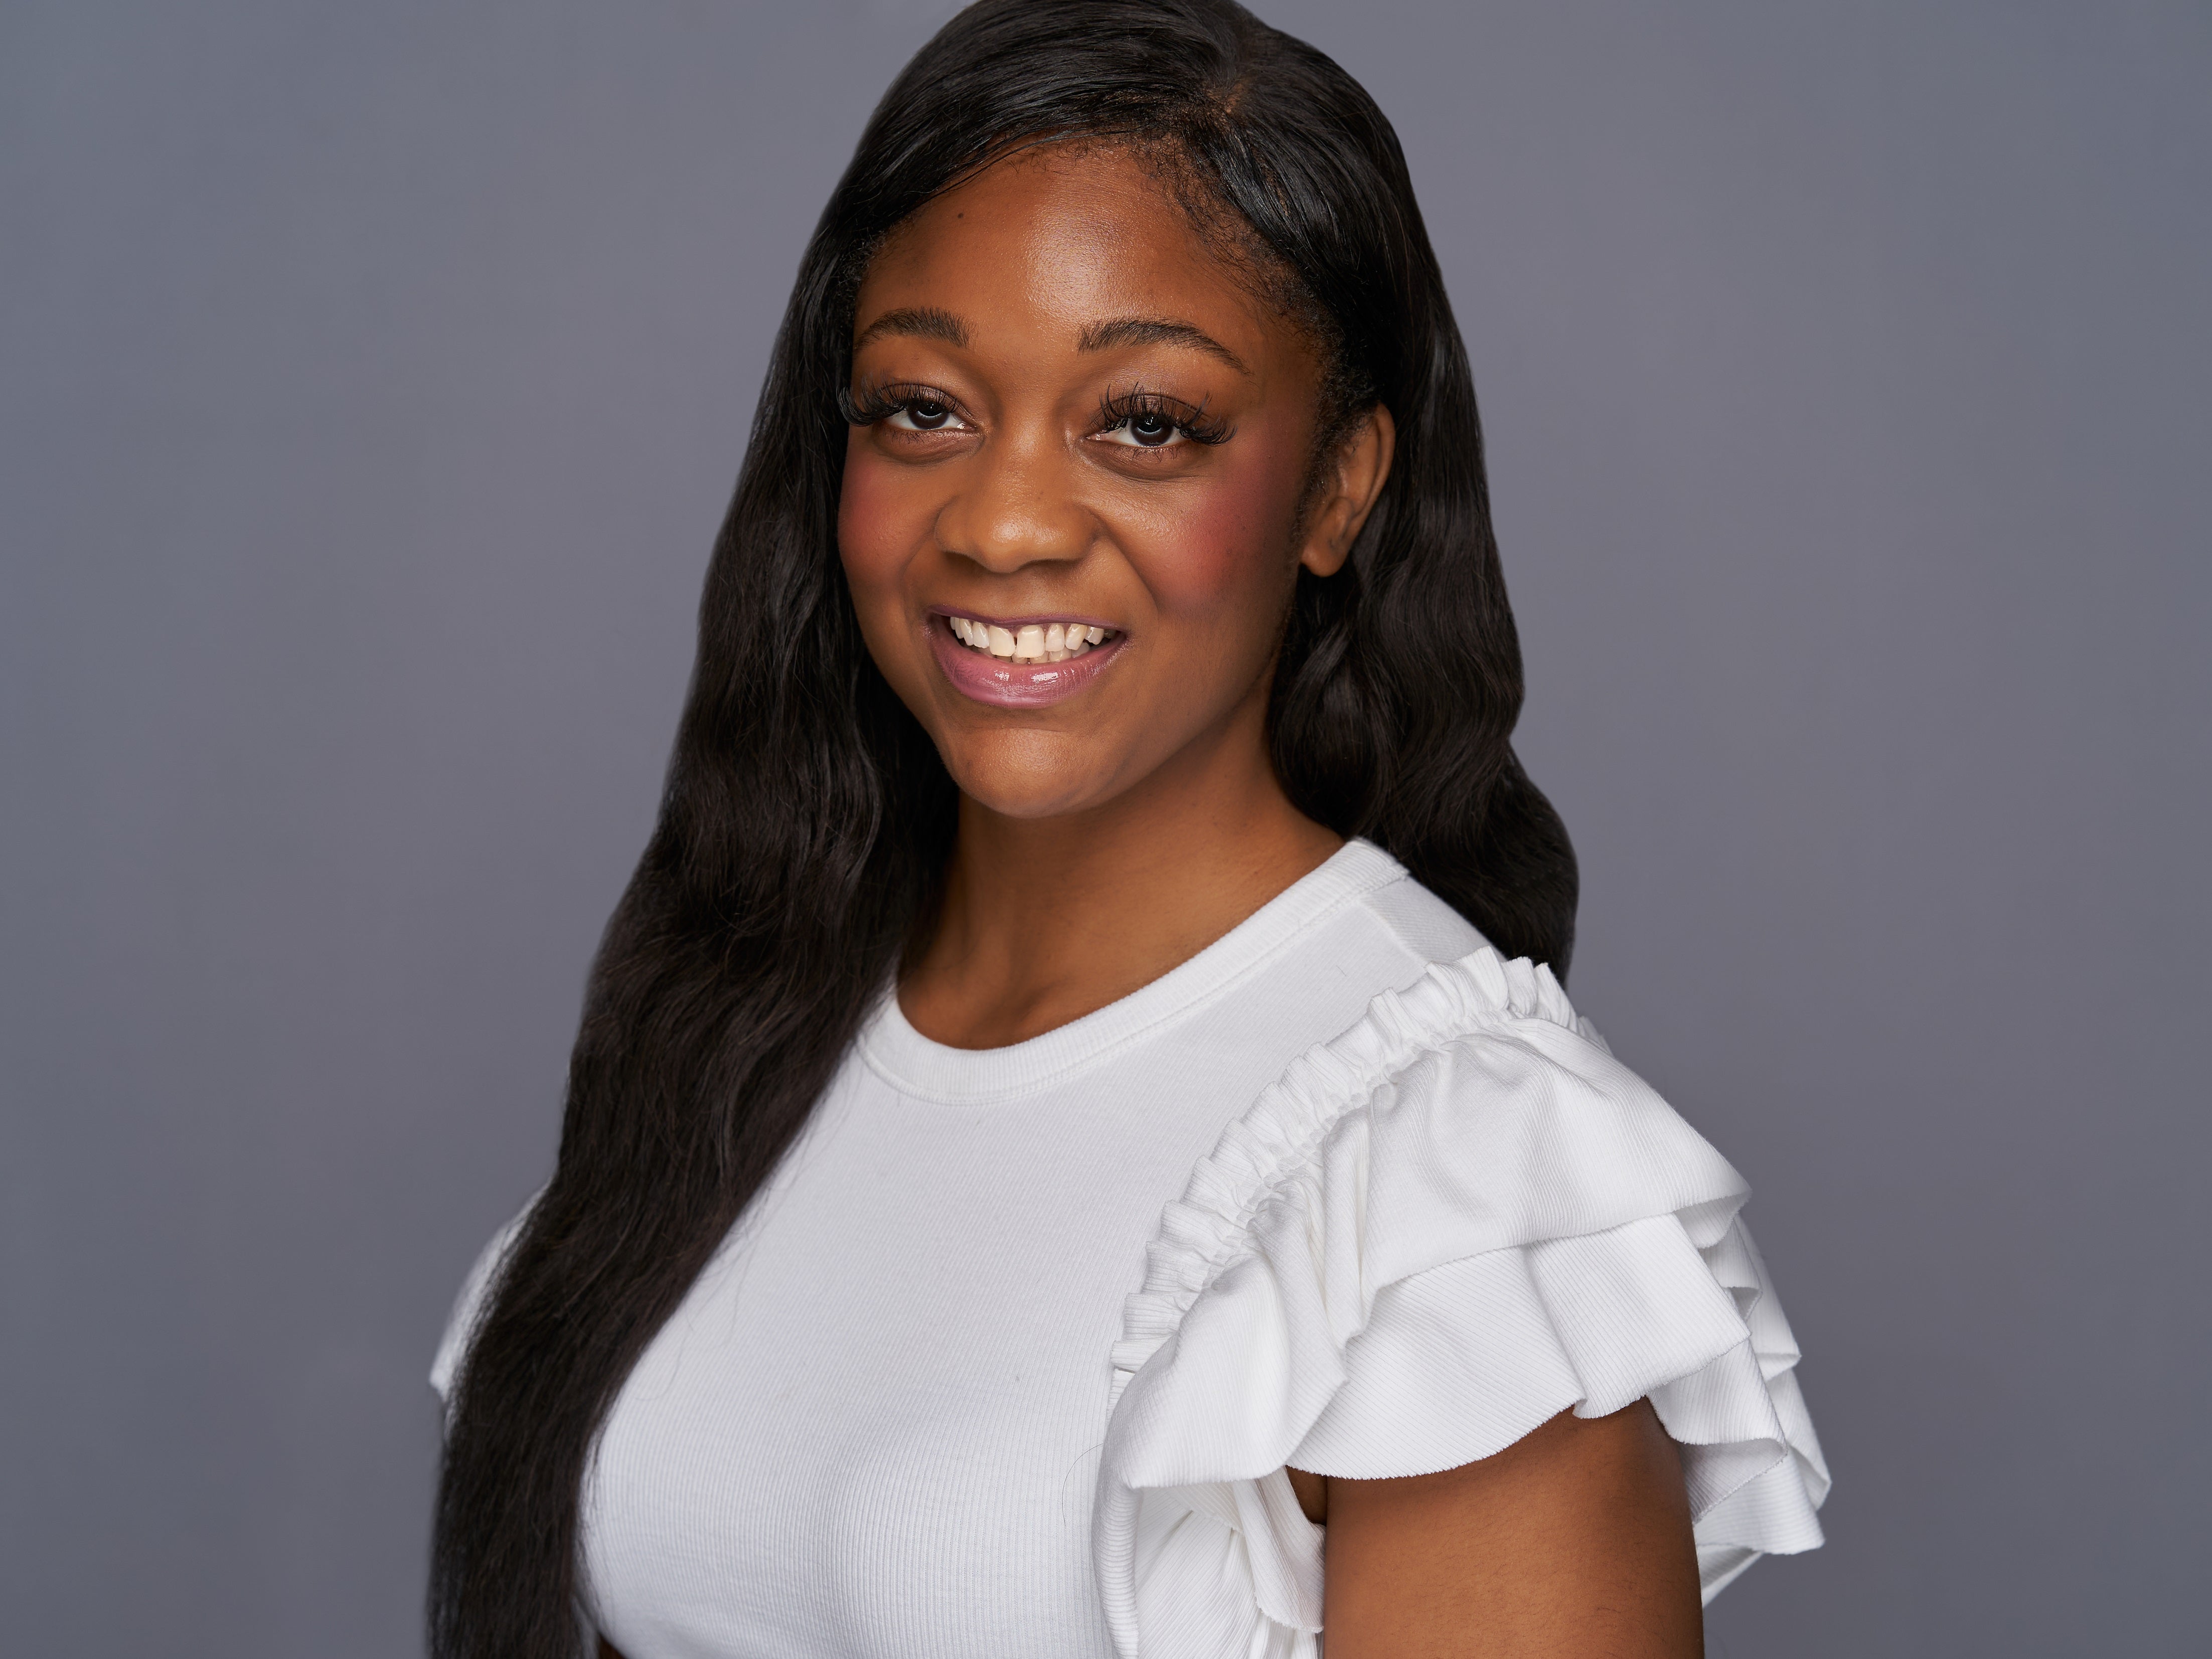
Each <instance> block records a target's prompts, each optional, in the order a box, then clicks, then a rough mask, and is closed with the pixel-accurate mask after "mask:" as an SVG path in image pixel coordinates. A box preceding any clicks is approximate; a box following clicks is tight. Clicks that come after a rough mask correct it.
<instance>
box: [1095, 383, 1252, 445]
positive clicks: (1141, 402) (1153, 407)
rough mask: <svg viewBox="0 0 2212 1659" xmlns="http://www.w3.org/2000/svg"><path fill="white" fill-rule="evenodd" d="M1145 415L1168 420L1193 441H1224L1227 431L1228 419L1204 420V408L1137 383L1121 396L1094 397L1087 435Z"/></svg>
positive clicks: (1216, 442) (1203, 442)
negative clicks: (1094, 422) (1095, 402)
mask: <svg viewBox="0 0 2212 1659" xmlns="http://www.w3.org/2000/svg"><path fill="white" fill-rule="evenodd" d="M1145 415H1150V416H1154V417H1156V418H1158V419H1160V420H1164V421H1169V422H1173V423H1174V426H1175V429H1176V431H1177V432H1180V433H1181V434H1182V435H1183V436H1184V437H1186V438H1188V439H1189V440H1190V441H1191V442H1193V443H1194V444H1218V443H1220V442H1223V441H1225V440H1226V439H1227V438H1228V436H1229V433H1230V426H1229V422H1226V421H1224V420H1218V419H1215V420H1208V419H1207V418H1206V410H1204V409H1202V408H1200V409H1193V408H1192V407H1191V406H1190V405H1189V404H1186V403H1179V402H1177V401H1176V399H1174V398H1163V397H1162V396H1160V394H1159V393H1158V392H1147V391H1146V390H1145V389H1144V388H1143V387H1142V386H1139V387H1137V388H1136V389H1135V390H1133V391H1131V392H1125V393H1123V394H1122V395H1121V397H1118V398H1115V397H1104V398H1100V399H1099V400H1098V424H1097V427H1096V428H1094V429H1093V431H1092V434H1091V435H1092V436H1094V437H1096V436H1097V435H1100V434H1102V433H1107V432H1111V431H1112V430H1113V429H1114V428H1115V427H1117V426H1121V425H1123V424H1125V423H1127V422H1130V421H1133V420H1135V419H1137V418H1138V417H1139V416H1145ZM1162 447H1164V446H1162Z"/></svg>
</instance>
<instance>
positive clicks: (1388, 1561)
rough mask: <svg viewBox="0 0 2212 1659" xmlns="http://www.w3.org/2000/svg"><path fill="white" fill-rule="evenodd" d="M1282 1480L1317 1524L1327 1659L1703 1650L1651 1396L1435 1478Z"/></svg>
mask: <svg viewBox="0 0 2212 1659" xmlns="http://www.w3.org/2000/svg"><path fill="white" fill-rule="evenodd" d="M1291 1485H1292V1486H1294V1487H1296V1488H1297V1494H1298V1500H1299V1502H1300V1503H1301V1504H1303V1505H1304V1508H1305V1511H1306V1514H1307V1515H1308V1516H1309V1517H1310V1518H1311V1519H1314V1520H1316V1521H1325V1522H1326V1524H1327V1526H1328V1541H1327V1545H1326V1551H1327V1563H1328V1568H1327V1571H1328V1577H1327V1580H1326V1583H1325V1589H1324V1591H1323V1603H1322V1626H1323V1631H1322V1634H1323V1640H1324V1641H1325V1643H1326V1644H1327V1646H1328V1659H1507V1656H1511V1659H1597V1656H1603V1659H1699V1656H1700V1655H1702V1654H1703V1652H1704V1651H1705V1647H1704V1635H1703V1628H1704V1621H1703V1618H1702V1614H1701V1612H1700V1608H1699V1595H1698V1556H1697V1547H1696V1546H1695V1544H1694V1543H1693V1542H1692V1539H1691V1535H1690V1505H1689V1499H1688V1497H1687V1495H1686V1492H1684V1489H1683V1484H1682V1466H1681V1461H1680V1457H1679V1456H1678V1455H1677V1454H1676V1452H1675V1449H1674V1442H1673V1441H1672V1440H1670V1439H1668V1437H1667V1431H1666V1430H1664V1429H1663V1428H1662V1427H1660V1425H1659V1419H1658V1416H1657V1414H1656V1413H1654V1412H1653V1411H1652V1409H1651V1404H1650V1401H1643V1400H1639V1401H1637V1403H1636V1404H1635V1405H1633V1406H1631V1407H1628V1408H1627V1409H1626V1411H1620V1412H1616V1413H1613V1415H1612V1416H1610V1417H1601V1418H1594V1419H1583V1418H1578V1417H1576V1416H1575V1415H1574V1414H1573V1413H1563V1414H1562V1415H1560V1416H1558V1417H1555V1418H1553V1419H1552V1420H1551V1421H1550V1422H1548V1423H1546V1424H1545V1425H1543V1426H1541V1428H1539V1429H1537V1430H1535V1431H1534V1432H1532V1433H1530V1434H1528V1435H1527V1436H1525V1437H1522V1439H1520V1440H1518V1441H1516V1442H1515V1443H1513V1444H1512V1445H1510V1446H1508V1447H1507V1448H1506V1449H1504V1451H1501V1452H1499V1453H1498V1454H1497V1455H1495V1456H1492V1457H1486V1458H1484V1459H1483V1460H1482V1461H1481V1462H1476V1463H1469V1464H1468V1465H1467V1466H1466V1467H1464V1468H1456V1469H1447V1470H1445V1471H1444V1472H1443V1473H1442V1474H1421V1475H1411V1476H1407V1477H1406V1478H1404V1479H1401V1480H1322V1477H1320V1476H1318V1475H1313V1474H1304V1473H1303V1472H1302V1471H1299V1470H1296V1469H1293V1470H1291Z"/></svg>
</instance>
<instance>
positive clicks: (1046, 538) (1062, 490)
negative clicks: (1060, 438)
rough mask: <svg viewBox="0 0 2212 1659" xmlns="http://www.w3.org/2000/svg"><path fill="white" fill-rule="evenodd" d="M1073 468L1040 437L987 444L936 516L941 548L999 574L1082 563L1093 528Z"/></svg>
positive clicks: (1053, 444) (1058, 449)
mask: <svg viewBox="0 0 2212 1659" xmlns="http://www.w3.org/2000/svg"><path fill="white" fill-rule="evenodd" d="M1071 470H1072V463H1071V459H1070V458H1069V457H1068V456H1067V455H1066V453H1064V451H1063V449H1062V447H1061V446H1060V445H1059V444H1058V443H1056V442H1054V441H1053V438H1052V437H1050V436H1048V435H1043V434H1039V435H1035V436H1029V435H1023V436H1019V437H1016V436H1014V435H1006V436H1005V437H1002V438H1000V440H999V441H995V442H991V443H987V444H985V445H984V446H983V447H982V450H981V453H978V454H976V455H975V456H974V457H973V458H972V459H970V460H969V465H968V466H967V467H966V468H965V469H963V471H964V472H965V477H963V479H962V481H961V485H962V487H961V489H960V491H959V493H958V494H957V495H955V496H954V497H953V498H952V499H951V501H947V502H946V503H945V506H944V507H943V508H942V509H941V510H940V511H939V513H938V516H937V536H938V544H939V546H941V547H943V548H944V549H945V550H946V551H947V552H949V553H957V554H959V555H960V556H963V558H968V559H972V560H973V561H975V563H977V564H979V565H981V566H982V567H983V568H985V569H986V570H988V571H991V572H992V573H993V574H997V575H1006V574H1011V573H1012V572H1013V571H1016V570H1019V569H1021V568H1023V567H1024V566H1025V565H1030V564H1036V563H1039V562H1059V563H1064V562H1069V561H1072V560H1075V559H1079V558H1081V557H1082V556H1083V555H1084V553H1085V550H1087V549H1088V548H1089V547H1090V545H1091V535H1092V533H1093V530H1094V527H1095V526H1094V525H1093V522H1092V520H1091V513H1089V511H1088V510H1087V509H1086V508H1085V507H1083V506H1082V505H1081V504H1080V503H1079V501H1077V500H1076V499H1075V491H1074V489H1073V483H1074V480H1073V477H1071V476H1070V473H1071Z"/></svg>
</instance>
